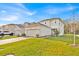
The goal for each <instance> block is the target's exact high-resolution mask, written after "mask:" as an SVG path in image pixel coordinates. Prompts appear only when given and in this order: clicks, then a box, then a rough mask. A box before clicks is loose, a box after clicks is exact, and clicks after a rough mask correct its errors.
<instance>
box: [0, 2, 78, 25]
mask: <svg viewBox="0 0 79 59" xmlns="http://www.w3.org/2000/svg"><path fill="white" fill-rule="evenodd" d="M78 6H79V4H77V3H76V4H71V3H24V4H21V3H4V4H3V3H0V24H10V23H15V24H16V23H17V24H18V23H24V22H37V21H40V20H43V19H47V18H54V17H55V18H56V17H57V18H62V19H64V20H67V19H69V18H71V17H72V15H73V11H74V13H75V14H77V16H78V13H79V7H78Z"/></svg>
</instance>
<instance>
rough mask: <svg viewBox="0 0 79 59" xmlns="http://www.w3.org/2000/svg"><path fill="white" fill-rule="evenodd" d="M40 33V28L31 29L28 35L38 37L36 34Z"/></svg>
mask: <svg viewBox="0 0 79 59" xmlns="http://www.w3.org/2000/svg"><path fill="white" fill-rule="evenodd" d="M37 34H38V35H39V34H40V30H39V29H30V30H28V31H27V34H26V35H27V36H33V37H36V35H37Z"/></svg>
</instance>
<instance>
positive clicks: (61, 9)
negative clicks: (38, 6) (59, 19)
mask: <svg viewBox="0 0 79 59" xmlns="http://www.w3.org/2000/svg"><path fill="white" fill-rule="evenodd" d="M74 9H76V7H74V6H72V5H69V6H67V7H46V8H45V9H44V12H46V13H48V14H61V13H64V12H67V11H72V10H74Z"/></svg>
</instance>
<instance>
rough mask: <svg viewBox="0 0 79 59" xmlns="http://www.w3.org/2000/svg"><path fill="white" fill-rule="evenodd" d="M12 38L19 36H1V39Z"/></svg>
mask: <svg viewBox="0 0 79 59" xmlns="http://www.w3.org/2000/svg"><path fill="white" fill-rule="evenodd" d="M10 38H17V36H8V35H5V36H4V37H2V38H0V40H4V39H10Z"/></svg>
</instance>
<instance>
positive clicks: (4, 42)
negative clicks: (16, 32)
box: [0, 37, 27, 45]
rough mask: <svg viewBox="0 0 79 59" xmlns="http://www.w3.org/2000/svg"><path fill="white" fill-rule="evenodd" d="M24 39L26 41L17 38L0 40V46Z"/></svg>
mask: <svg viewBox="0 0 79 59" xmlns="http://www.w3.org/2000/svg"><path fill="white" fill-rule="evenodd" d="M25 39H27V38H24V37H18V38H11V39H5V40H0V45H3V44H7V43H12V42H17V41H21V40H25Z"/></svg>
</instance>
